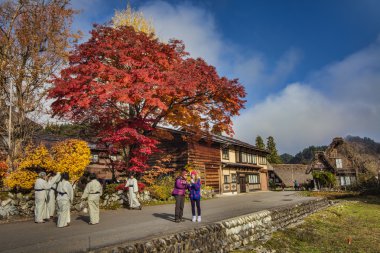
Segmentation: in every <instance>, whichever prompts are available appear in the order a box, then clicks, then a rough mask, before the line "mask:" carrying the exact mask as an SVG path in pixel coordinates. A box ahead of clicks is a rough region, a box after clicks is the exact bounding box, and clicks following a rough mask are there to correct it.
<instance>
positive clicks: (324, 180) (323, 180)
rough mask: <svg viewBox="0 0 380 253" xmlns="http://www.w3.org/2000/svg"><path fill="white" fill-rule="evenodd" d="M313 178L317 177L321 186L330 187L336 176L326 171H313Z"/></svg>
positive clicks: (333, 183)
mask: <svg viewBox="0 0 380 253" xmlns="http://www.w3.org/2000/svg"><path fill="white" fill-rule="evenodd" d="M313 178H314V179H317V180H318V182H319V184H320V186H321V187H330V188H332V187H333V186H334V185H335V184H336V177H335V175H334V174H333V173H331V172H327V171H314V172H313Z"/></svg>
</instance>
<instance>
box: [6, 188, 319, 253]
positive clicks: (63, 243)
mask: <svg viewBox="0 0 380 253" xmlns="http://www.w3.org/2000/svg"><path fill="white" fill-rule="evenodd" d="M309 199H312V198H306V197H300V196H298V195H297V194H296V193H295V192H288V191H285V192H254V193H247V194H242V195H234V196H224V197H220V198H216V199H212V200H207V201H203V202H201V205H202V223H193V222H191V221H190V218H191V210H190V209H191V208H190V203H186V204H185V214H184V217H185V218H187V219H188V220H186V222H184V223H179V224H177V223H174V222H173V212H174V205H160V206H147V207H145V208H143V210H142V211H137V210H127V209H121V210H115V211H102V212H101V214H100V215H101V218H100V221H101V223H100V224H98V225H95V226H90V225H88V224H87V223H86V222H87V221H88V219H87V216H81V215H79V216H77V215H75V216H72V217H71V219H72V224H71V226H70V227H67V228H57V227H56V224H55V223H54V222H48V223H45V224H35V223H34V222H33V221H26V222H18V223H10V224H1V225H0V252H82V251H85V250H87V249H89V248H92V249H93V248H97V247H102V246H107V245H112V244H117V243H119V242H126V241H131V240H139V239H145V238H149V237H154V236H158V235H164V234H167V233H173V232H176V231H181V230H184V229H187V228H192V227H196V226H201V225H202V224H205V223H210V222H215V221H220V220H223V219H227V218H231V217H236V216H239V215H244V214H248V213H252V212H255V211H259V210H264V209H268V208H274V207H279V206H284V205H288V204H294V203H297V202H302V201H306V200H309Z"/></svg>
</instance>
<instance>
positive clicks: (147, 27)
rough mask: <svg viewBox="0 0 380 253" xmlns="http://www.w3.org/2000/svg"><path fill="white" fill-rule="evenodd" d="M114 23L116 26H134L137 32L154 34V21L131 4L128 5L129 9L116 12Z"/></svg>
mask: <svg viewBox="0 0 380 253" xmlns="http://www.w3.org/2000/svg"><path fill="white" fill-rule="evenodd" d="M112 24H113V26H114V27H120V26H132V27H133V28H134V29H135V31H136V32H143V33H146V34H154V27H153V24H152V22H151V21H149V20H147V19H146V18H145V17H144V14H143V13H142V12H137V11H134V10H133V9H132V8H131V5H130V4H128V5H127V9H125V10H122V11H116V12H115V16H114V17H113V18H112Z"/></svg>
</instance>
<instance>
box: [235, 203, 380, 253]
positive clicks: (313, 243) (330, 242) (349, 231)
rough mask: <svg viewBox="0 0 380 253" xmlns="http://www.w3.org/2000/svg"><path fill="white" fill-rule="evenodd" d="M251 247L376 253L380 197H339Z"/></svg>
mask: <svg viewBox="0 0 380 253" xmlns="http://www.w3.org/2000/svg"><path fill="white" fill-rule="evenodd" d="M251 246H252V248H254V247H260V246H261V247H263V248H265V249H267V250H268V251H269V252H295V253H298V252H300V253H302V252H304V253H317V252H318V253H319V252H321V253H322V252H323V253H325V252H331V253H333V252H334V253H340V252H341V253H346V252H363V253H364V252H365V253H371V252H373V253H375V252H380V197H379V196H377V197H370V196H368V197H360V198H359V197H357V198H351V199H346V200H340V201H339V203H338V204H337V205H335V206H333V207H330V208H327V209H325V210H322V211H320V212H317V213H315V214H313V215H311V216H309V217H307V218H306V219H305V221H304V223H302V224H300V225H298V226H296V227H293V228H288V229H286V230H283V231H278V232H275V233H274V234H273V235H272V238H271V239H270V240H269V241H267V242H265V243H262V244H260V243H259V242H258V243H257V244H255V245H251ZM236 252H259V251H255V250H245V251H244V250H243V251H236Z"/></svg>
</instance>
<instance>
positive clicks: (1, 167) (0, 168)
mask: <svg viewBox="0 0 380 253" xmlns="http://www.w3.org/2000/svg"><path fill="white" fill-rule="evenodd" d="M7 172H8V165H7V163H6V162H3V161H0V184H1V182H2V180H3V178H4V177H5V176H6V175H7Z"/></svg>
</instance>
